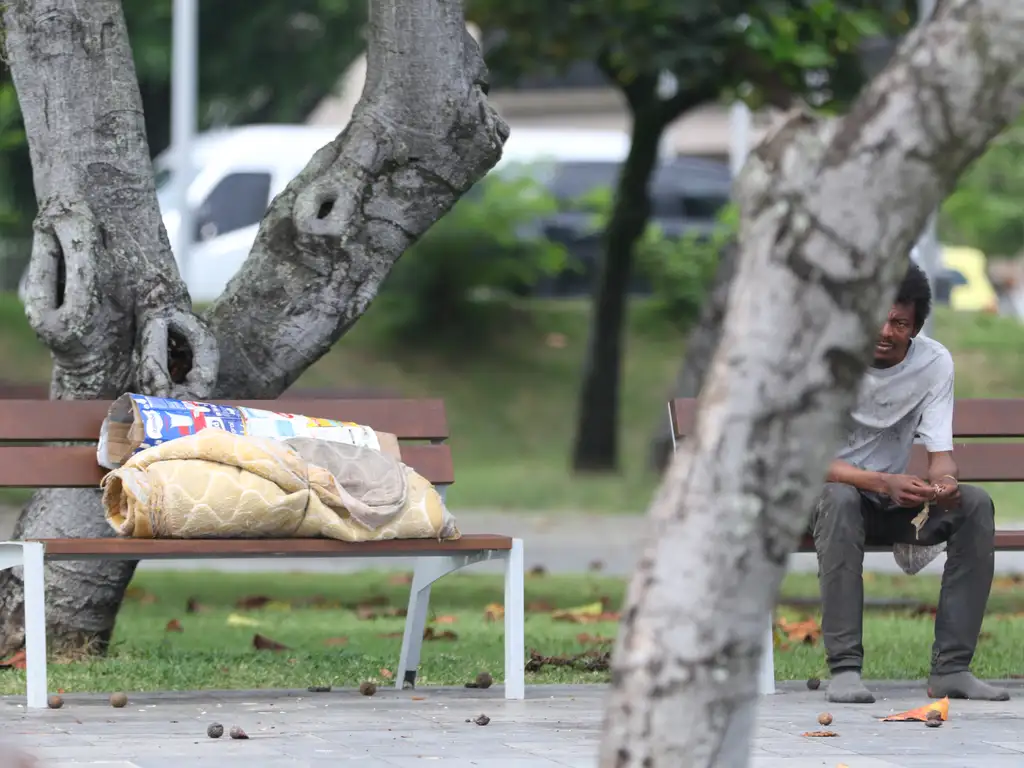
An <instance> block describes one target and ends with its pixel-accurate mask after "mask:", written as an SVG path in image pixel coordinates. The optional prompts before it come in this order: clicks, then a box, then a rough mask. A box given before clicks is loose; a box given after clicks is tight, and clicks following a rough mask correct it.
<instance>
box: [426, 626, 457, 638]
mask: <svg viewBox="0 0 1024 768" xmlns="http://www.w3.org/2000/svg"><path fill="white" fill-rule="evenodd" d="M423 639H424V640H458V639H459V636H458V635H457V634H455V633H454V632H452V631H451V630H450V629H444V630H442V631H440V632H438V631H437V630H436V629H434V628H433V627H427V628H426V629H424V630H423Z"/></svg>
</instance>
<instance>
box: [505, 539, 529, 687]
mask: <svg viewBox="0 0 1024 768" xmlns="http://www.w3.org/2000/svg"><path fill="white" fill-rule="evenodd" d="M523 570H524V569H523V540H522V539H512V549H511V550H510V551H509V552H507V553H506V557H505V698H506V699H524V698H526V659H525V657H526V646H525V638H524V625H525V623H526V607H525V605H524V602H523V601H524V598H523V590H524V584H523Z"/></svg>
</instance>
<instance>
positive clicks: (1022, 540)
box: [797, 531, 1024, 552]
mask: <svg viewBox="0 0 1024 768" xmlns="http://www.w3.org/2000/svg"><path fill="white" fill-rule="evenodd" d="M996 549H997V550H999V551H1002V552H1024V531H996ZM797 551H798V552H813V551H814V539H813V538H812V537H811V535H810V534H807V535H805V536H804V537H803V539H801V541H800V547H799V549H798V550H797ZM867 551H869V552H890V551H892V547H867Z"/></svg>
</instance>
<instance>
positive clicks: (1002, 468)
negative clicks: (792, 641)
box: [668, 398, 1024, 693]
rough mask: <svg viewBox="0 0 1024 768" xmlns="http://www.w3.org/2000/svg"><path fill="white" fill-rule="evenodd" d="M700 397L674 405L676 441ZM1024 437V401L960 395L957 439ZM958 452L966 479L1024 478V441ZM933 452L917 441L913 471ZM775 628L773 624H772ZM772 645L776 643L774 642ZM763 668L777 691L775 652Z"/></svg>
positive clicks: (1005, 537)
mask: <svg viewBox="0 0 1024 768" xmlns="http://www.w3.org/2000/svg"><path fill="white" fill-rule="evenodd" d="M696 412H697V401H696V400H694V399H689V398H683V399H677V400H672V401H670V402H669V404H668V416H669V422H670V423H671V426H672V444H673V446H676V445H677V444H678V442H679V441H680V440H682V439H683V438H684V437H686V435H688V434H689V433H690V431H691V430H692V429H693V425H694V418H695V416H696ZM977 438H989V439H1004V438H1024V400H1002V399H990V400H984V399H982V400H957V401H956V405H955V406H954V410H953V439H954V440H977ZM953 456H954V458H955V459H956V465H957V468H958V469H959V471H960V479H961V480H962V481H964V482H965V483H1020V482H1024V443H1006V442H1001V443H1000V442H956V443H954V448H953ZM927 462H928V455H927V453H926V452H925V450H924V447H923V446H919V445H915V446H914V453H913V457H912V458H911V462H910V468H909V470H908V472H910V473H911V474H917V475H919V476H921V477H925V476H927V467H928V463H927ZM995 545H996V550H997V551H1022V550H1024V530H1020V531H996V541H995ZM867 550H868V551H875V552H884V551H889V550H891V547H880V546H870V545H869V546H868V547H867ZM797 551H798V552H814V539H813V537H812V536H811V535H810V533H807V534H805V535H804V537H803V539H802V540H801V542H800V546H799V547H798V549H797ZM769 631H770V628H769ZM768 647H769V649H770V648H772V647H773V646H772V645H769V646H768ZM762 661H763V664H762V669H761V691H762V692H763V693H773V692H774V690H775V665H774V659H773V658H772V654H771V653H766V654H765V655H764V658H763V660H762Z"/></svg>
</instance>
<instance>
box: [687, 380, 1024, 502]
mask: <svg viewBox="0 0 1024 768" xmlns="http://www.w3.org/2000/svg"><path fill="white" fill-rule="evenodd" d="M696 410H697V401H696V400H693V399H689V398H686V399H678V400H672V401H671V402H670V403H669V417H670V418H671V420H672V431H673V433H674V434H675V436H676V439H677V440H679V439H681V438H683V437H685V436H686V435H687V434H689V433H690V431H691V430H692V429H693V420H694V416H695V415H696ZM986 437H987V438H996V439H1004V438H1024V400H1010V399H1001V398H993V399H989V400H985V399H980V400H971V399H964V400H957V401H956V406H955V408H954V410H953V438H954V447H953V456H954V457H955V459H956V464H957V467H958V468H959V470H960V479H961V480H964V481H966V482H976V483H981V482H1008V483H1013V482H1021V481H1024V443H994V442H982V441H975V442H955V441H957V440H965V439H972V440H974V439H976V438H986ZM926 469H927V454H926V453H925V450H924V448H923V447H922V446H920V445H915V446H914V454H913V457H912V459H911V462H910V469H909V471H910V472H911V473H913V474H917V475H922V476H923V475H924V474H925V471H926Z"/></svg>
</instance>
